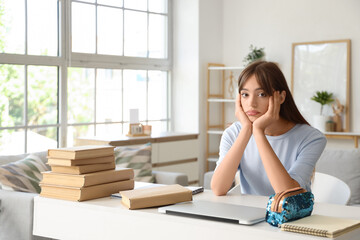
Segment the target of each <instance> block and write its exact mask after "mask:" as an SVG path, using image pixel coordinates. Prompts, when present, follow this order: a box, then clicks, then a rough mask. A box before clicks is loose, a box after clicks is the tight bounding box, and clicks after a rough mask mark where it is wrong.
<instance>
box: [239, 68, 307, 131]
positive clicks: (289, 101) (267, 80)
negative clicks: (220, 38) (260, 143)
mask: <svg viewBox="0 0 360 240" xmlns="http://www.w3.org/2000/svg"><path fill="white" fill-rule="evenodd" d="M253 75H255V78H256V80H257V82H258V83H259V85H260V86H261V88H262V89H263V90H264V91H265V93H266V94H268V95H269V96H272V95H273V92H274V91H280V93H281V92H282V91H285V92H286V97H285V101H284V102H283V104H281V106H280V116H281V117H282V118H284V119H286V120H288V121H291V122H293V123H301V124H308V125H310V124H309V123H308V122H307V121H306V120H305V118H304V117H303V116H302V115H301V113H300V112H299V110H298V108H297V107H296V104H295V101H294V98H293V97H292V95H291V92H290V90H289V87H288V85H287V82H286V79H285V77H284V74H283V73H282V72H281V70H280V68H279V67H278V66H277V65H276V64H275V63H273V62H266V61H256V62H254V63H252V64H250V65H248V66H247V67H246V68H245V69H244V70H243V71H242V72H241V74H240V76H239V82H238V87H239V93H240V91H241V89H242V88H243V86H244V84H245V82H246V81H247V80H248V79H249V78H250V77H251V76H253Z"/></svg>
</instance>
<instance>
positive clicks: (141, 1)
mask: <svg viewBox="0 0 360 240" xmlns="http://www.w3.org/2000/svg"><path fill="white" fill-rule="evenodd" d="M124 7H125V8H131V9H136V10H143V11H147V0H124Z"/></svg>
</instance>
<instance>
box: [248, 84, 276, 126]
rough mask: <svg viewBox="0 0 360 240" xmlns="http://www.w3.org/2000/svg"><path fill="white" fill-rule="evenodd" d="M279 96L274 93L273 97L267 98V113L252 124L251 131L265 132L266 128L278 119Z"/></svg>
mask: <svg viewBox="0 0 360 240" xmlns="http://www.w3.org/2000/svg"><path fill="white" fill-rule="evenodd" d="M280 105H281V94H280V92H279V91H275V92H274V94H273V96H270V97H269V106H268V110H267V112H266V113H265V114H264V115H262V116H261V117H259V118H258V119H256V120H255V121H254V122H253V129H254V130H255V129H258V130H261V131H263V132H264V131H265V129H266V127H268V126H269V125H271V124H272V123H273V122H275V121H277V120H279V118H280Z"/></svg>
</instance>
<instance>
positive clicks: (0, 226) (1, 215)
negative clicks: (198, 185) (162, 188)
mask: <svg viewBox="0 0 360 240" xmlns="http://www.w3.org/2000/svg"><path fill="white" fill-rule="evenodd" d="M145 147H146V146H145ZM119 149H120V150H121V153H120V155H126V156H127V157H128V156H129V151H128V150H129V149H130V148H128V147H127V148H123V149H121V148H119ZM130 150H131V152H130V154H134V153H135V154H136V153H138V152H141V154H144V148H140V151H138V150H135V151H134V150H133V149H130ZM46 155H47V152H38V153H32V154H31V156H36V157H38V158H39V159H41V161H42V162H43V163H44V166H46V167H47V170H50V167H49V166H48V165H46V164H45V163H46V161H47V159H46ZM28 156H29V154H20V155H14V156H0V167H3V166H7V165H8V164H9V163H17V162H19V161H22V159H25V158H26V157H28ZM116 156H117V155H116ZM150 156H151V154H150ZM117 157H121V156H119V155H118V156H117ZM150 166H151V159H150ZM135 172H136V170H135ZM0 175H1V172H0ZM0 177H2V176H0ZM152 179H153V180H154V181H155V182H156V183H160V184H180V185H183V186H186V185H188V177H187V175H185V174H183V173H175V172H159V171H152ZM135 180H136V179H135ZM0 188H1V186H0ZM37 195H38V194H37V193H31V192H20V191H13V190H5V189H0V239H1V240H14V239H21V240H26V239H45V238H42V237H39V236H33V234H32V228H33V207H34V197H35V196H37Z"/></svg>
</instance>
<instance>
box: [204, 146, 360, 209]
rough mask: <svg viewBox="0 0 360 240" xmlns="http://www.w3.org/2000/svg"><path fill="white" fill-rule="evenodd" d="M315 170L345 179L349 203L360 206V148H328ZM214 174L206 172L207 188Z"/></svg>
mask: <svg viewBox="0 0 360 240" xmlns="http://www.w3.org/2000/svg"><path fill="white" fill-rule="evenodd" d="M315 171H316V172H321V173H325V174H329V175H332V176H334V177H337V178H339V179H341V180H342V181H344V182H345V183H346V184H347V185H348V186H349V188H350V191H351V196H350V199H349V201H348V205H352V206H360V149H331V148H326V149H325V150H324V152H323V153H322V155H321V156H320V159H319V161H318V162H317V164H316V167H315ZM212 175H213V172H212V171H210V172H207V173H205V175H204V188H205V189H210V183H211V178H212ZM236 180H237V179H236ZM234 182H235V181H234Z"/></svg>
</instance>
